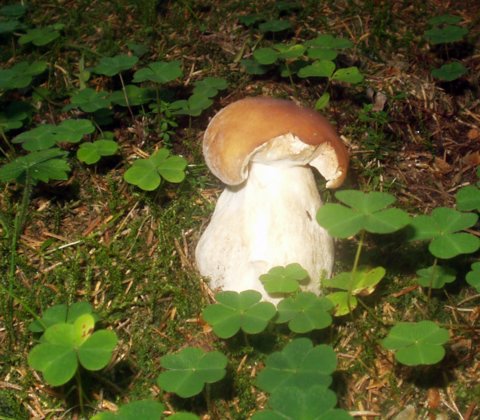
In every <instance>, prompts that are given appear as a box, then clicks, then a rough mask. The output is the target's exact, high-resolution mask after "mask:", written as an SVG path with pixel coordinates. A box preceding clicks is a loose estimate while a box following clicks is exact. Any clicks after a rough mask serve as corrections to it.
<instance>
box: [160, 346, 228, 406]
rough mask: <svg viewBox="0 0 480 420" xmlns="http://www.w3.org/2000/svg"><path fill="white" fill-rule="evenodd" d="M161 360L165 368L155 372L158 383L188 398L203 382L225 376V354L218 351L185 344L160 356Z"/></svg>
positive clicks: (211, 381) (202, 385)
mask: <svg viewBox="0 0 480 420" xmlns="http://www.w3.org/2000/svg"><path fill="white" fill-rule="evenodd" d="M160 364H161V365H162V367H163V368H164V369H166V371H164V372H162V373H161V374H160V375H159V376H158V379H157V383H158V386H160V387H161V388H163V389H164V390H165V391H167V392H174V393H175V394H177V395H179V396H180V397H182V398H188V397H192V396H194V395H197V394H198V393H200V392H201V391H202V389H203V387H204V386H205V384H206V383H207V384H210V383H213V382H217V381H219V380H220V379H222V378H223V377H224V376H225V374H226V370H225V367H226V366H227V358H226V357H225V355H223V354H222V353H220V352H219V351H210V352H205V351H204V350H202V349H199V348H194V347H187V348H185V349H183V350H182V351H180V352H179V353H177V354H168V355H166V356H163V357H162V358H161V359H160Z"/></svg>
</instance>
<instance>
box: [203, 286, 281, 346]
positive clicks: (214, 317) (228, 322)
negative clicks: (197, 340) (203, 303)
mask: <svg viewBox="0 0 480 420" xmlns="http://www.w3.org/2000/svg"><path fill="white" fill-rule="evenodd" d="M215 299H216V300H217V303H215V304H213V305H209V306H207V307H206V308H205V309H204V310H203V313H202V316H203V318H204V319H205V321H206V322H208V323H209V324H210V325H211V326H212V328H213V331H214V332H215V334H216V335H218V336H219V337H220V338H230V337H233V336H234V335H235V334H236V333H237V332H238V331H239V330H240V329H242V330H243V331H245V332H246V333H248V334H258V333H260V332H262V331H263V330H264V329H265V328H266V327H267V325H268V323H269V321H270V320H271V319H272V318H273V317H274V316H275V313H276V310H275V306H274V305H273V304H272V303H270V302H261V299H262V295H261V294H260V293H259V292H257V291H255V290H245V291H243V292H240V293H238V292H233V291H225V292H220V293H217V294H216V295H215Z"/></svg>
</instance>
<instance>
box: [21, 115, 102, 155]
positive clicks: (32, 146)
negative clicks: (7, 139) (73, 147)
mask: <svg viewBox="0 0 480 420" xmlns="http://www.w3.org/2000/svg"><path fill="white" fill-rule="evenodd" d="M94 131H95V127H94V125H93V124H92V123H91V121H89V120H82V119H78V120H64V121H62V122H61V123H60V124H59V125H53V124H43V125H40V126H38V127H36V128H33V129H31V130H29V131H24V132H23V133H21V134H19V135H18V136H16V137H15V138H14V139H13V143H17V144H22V147H23V148H24V149H25V150H28V151H38V150H46V149H49V148H50V147H52V146H54V145H55V144H58V143H62V142H65V143H78V142H79V141H80V140H82V138H83V136H85V135H87V134H91V133H93V132H94Z"/></svg>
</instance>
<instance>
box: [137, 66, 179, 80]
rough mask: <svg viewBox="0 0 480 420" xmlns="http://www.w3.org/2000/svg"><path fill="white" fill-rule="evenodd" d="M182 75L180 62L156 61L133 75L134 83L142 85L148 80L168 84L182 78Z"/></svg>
mask: <svg viewBox="0 0 480 420" xmlns="http://www.w3.org/2000/svg"><path fill="white" fill-rule="evenodd" d="M182 75H183V71H182V68H181V63H180V61H170V62H166V61H156V62H154V63H150V64H148V65H147V67H145V68H143V69H140V70H137V71H136V72H135V74H134V75H133V82H134V83H140V82H145V81H147V80H148V81H150V82H155V83H167V82H171V81H172V80H175V79H178V78H179V77H182Z"/></svg>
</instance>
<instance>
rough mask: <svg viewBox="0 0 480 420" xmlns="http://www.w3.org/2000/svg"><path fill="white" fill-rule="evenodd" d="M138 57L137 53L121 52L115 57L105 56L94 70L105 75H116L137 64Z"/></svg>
mask: <svg viewBox="0 0 480 420" xmlns="http://www.w3.org/2000/svg"><path fill="white" fill-rule="evenodd" d="M137 61H138V57H137V56H135V55H126V54H119V55H116V56H114V57H103V58H102V59H101V60H100V62H99V63H98V64H97V65H96V66H95V67H94V68H93V70H92V71H93V72H95V73H97V74H103V75H105V76H109V77H112V76H115V75H116V74H118V73H121V72H123V71H125V70H129V69H131V68H132V67H133V66H134V65H135V64H137Z"/></svg>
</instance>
